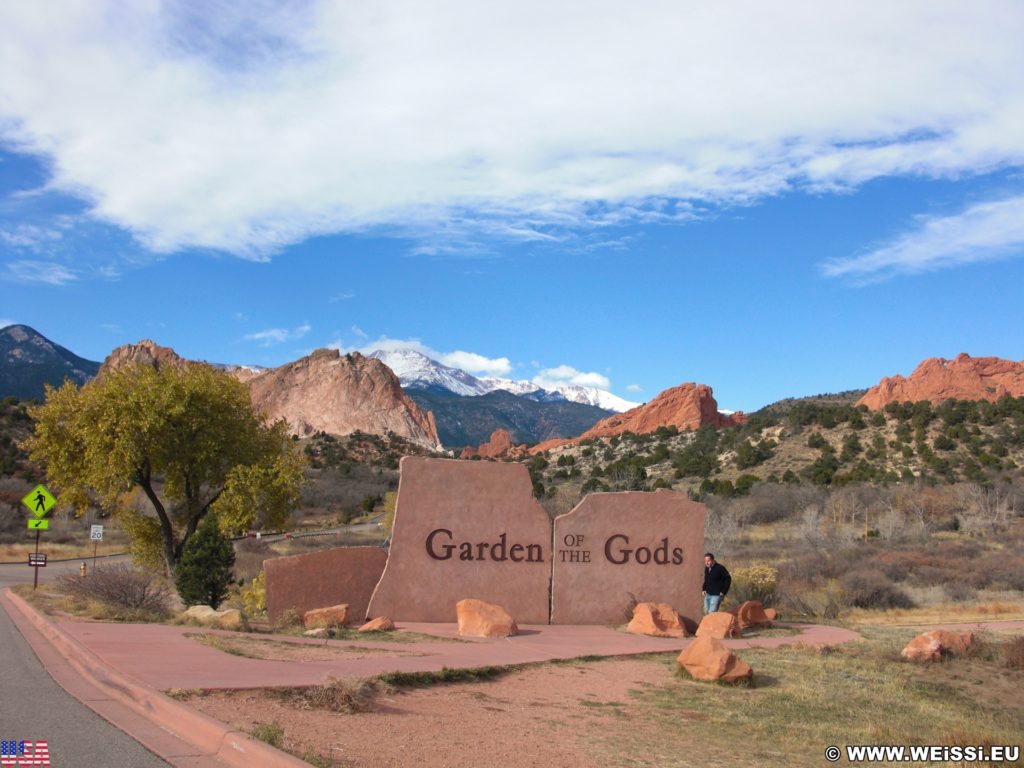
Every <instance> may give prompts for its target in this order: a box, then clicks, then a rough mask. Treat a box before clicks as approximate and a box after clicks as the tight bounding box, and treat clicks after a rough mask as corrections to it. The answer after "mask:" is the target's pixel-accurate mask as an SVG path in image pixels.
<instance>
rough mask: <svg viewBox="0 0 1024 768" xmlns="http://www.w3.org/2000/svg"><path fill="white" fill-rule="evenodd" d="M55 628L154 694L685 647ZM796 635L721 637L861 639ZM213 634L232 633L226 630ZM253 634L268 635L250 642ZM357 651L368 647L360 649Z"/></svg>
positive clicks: (535, 638)
mask: <svg viewBox="0 0 1024 768" xmlns="http://www.w3.org/2000/svg"><path fill="white" fill-rule="evenodd" d="M55 623H56V625H57V626H58V627H59V628H60V629H61V630H62V631H63V632H65V633H67V634H68V635H69V636H71V637H72V638H74V639H75V640H76V641H78V642H79V643H81V644H82V645H83V646H84V647H86V648H87V649H88V650H89V651H91V652H92V653H93V654H95V655H96V656H97V657H98V658H100V659H102V660H103V661H104V662H106V663H107V664H109V665H110V666H111V667H113V668H114V669H117V670H119V671H120V672H122V673H124V674H126V675H130V676H131V677H133V678H135V679H136V680H139V681H140V682H142V683H145V684H146V685H148V686H151V687H153V688H156V689H158V690H166V689H169V688H260V687H267V686H302V685H314V684H317V683H322V682H324V681H325V680H327V679H328V678H331V677H369V676H373V675H378V674H381V673H384V672H430V671H439V670H441V669H442V668H444V667H448V668H473V667H486V666H501V665H509V664H528V663H532V662H541V661H550V660H552V659H571V658H575V657H578V656H621V655H632V654H639V653H657V652H665V651H673V652H677V651H679V650H681V649H683V648H685V647H686V646H687V644H688V643H690V642H691V640H689V639H669V638H657V637H644V636H639V635H631V634H628V633H626V632H622V631H618V630H615V629H611V628H609V627H602V626H549V625H538V626H523V627H520V632H521V634H519V635H517V636H516V637H510V638H501V639H473V640H472V641H469V642H466V641H463V642H452V640H456V639H457V638H458V634H457V631H456V627H455V625H454V624H420V623H399V624H398V627H399V629H404V630H409V631H412V632H418V633H422V634H428V635H434V636H437V637H439V638H446V637H447V638H451V640H448V641H445V640H443V639H442V640H439V641H437V642H432V641H423V642H417V643H399V642H381V641H370V640H365V641H364V640H362V639H356V640H351V641H339V640H330V641H326V642H327V644H329V645H330V646H331V647H334V648H338V649H346V648H349V649H355V650H354V651H353V655H357V656H360V658H344V659H338V660H331V661H265V660H260V659H250V658H244V657H240V656H235V655H231V654H227V653H224V652H223V651H219V650H217V649H215V648H212V647H209V646H207V645H204V644H201V643H199V642H197V641H196V640H194V639H190V638H188V637H186V635H187V634H195V633H196V632H209V631H210V630H197V629H196V628H194V627H173V626H166V625H158V624H101V623H91V622H79V621H69V620H65V621H57V622H55ZM793 626H794V627H796V628H798V629H799V634H798V635H793V636H788V637H766V638H756V637H752V638H744V639H741V640H727V641H725V644H726V645H727V646H729V647H731V648H733V649H735V650H739V649H742V648H754V647H762V648H772V647H778V646H782V645H793V644H805V645H837V644H839V643H845V642H848V641H850V640H855V639H857V638H858V635H857V634H856V633H855V632H851V631H850V630H847V629H842V628H840V627H828V626H821V625H793ZM217 634H223V635H229V636H230V635H232V634H234V633H230V632H218V633H217ZM254 637H266V636H260V635H256V636H254ZM273 639H274V640H275V641H277V642H285V643H291V644H296V645H313V646H323V645H324V644H325V641H323V640H312V639H308V638H301V637H288V636H281V635H276V636H274V638H273ZM359 649H366V650H365V652H361V651H360V650H359Z"/></svg>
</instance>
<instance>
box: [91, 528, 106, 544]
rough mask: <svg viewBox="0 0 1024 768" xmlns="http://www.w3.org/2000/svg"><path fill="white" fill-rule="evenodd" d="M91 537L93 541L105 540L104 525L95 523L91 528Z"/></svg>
mask: <svg viewBox="0 0 1024 768" xmlns="http://www.w3.org/2000/svg"><path fill="white" fill-rule="evenodd" d="M89 539H90V540H92V541H103V526H102V525H94V526H91V527H90V528H89Z"/></svg>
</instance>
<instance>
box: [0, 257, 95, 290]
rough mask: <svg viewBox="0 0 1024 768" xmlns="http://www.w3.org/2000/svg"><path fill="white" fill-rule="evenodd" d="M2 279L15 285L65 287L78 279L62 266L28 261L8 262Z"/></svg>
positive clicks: (70, 270)
mask: <svg viewBox="0 0 1024 768" xmlns="http://www.w3.org/2000/svg"><path fill="white" fill-rule="evenodd" d="M4 277H6V278H7V279H8V280H11V281H12V282H15V283H45V284H47V285H67V284H68V283H72V282H74V281H75V280H77V279H78V275H77V273H76V272H75V271H74V270H72V269H69V268H68V267H65V266H64V265H63V264H53V263H50V262H45V261H29V260H19V261H11V262H8V263H7V273H6V275H4Z"/></svg>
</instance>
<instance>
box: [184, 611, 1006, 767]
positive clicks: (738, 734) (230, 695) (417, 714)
mask: <svg viewBox="0 0 1024 768" xmlns="http://www.w3.org/2000/svg"><path fill="white" fill-rule="evenodd" d="M919 631H920V630H919V629H914V628H909V627H903V628H900V627H889V628H863V632H864V638H863V639H862V640H861V641H857V642H853V643H849V644H846V645H843V646H839V647H837V648H835V649H832V650H830V651H828V652H824V651H821V650H820V649H816V648H814V647H805V646H795V647H789V648H774V649H772V648H768V649H765V648H758V649H746V650H744V651H743V653H742V654H741V655H742V657H743V658H744V659H745V660H747V661H749V663H750V664H751V666H753V667H754V669H755V675H754V677H755V685H754V687H753V688H746V687H742V686H741V687H736V686H720V685H713V684H707V683H698V682H694V681H691V680H688V679H685V678H679V677H676V676H675V675H674V671H675V669H676V662H675V656H676V655H675V654H674V653H672V654H657V655H646V656H632V657H619V658H606V659H593V660H590V659H588V660H574V661H569V662H561V663H560V662H550V663H546V664H538V665H529V666H525V667H521V668H516V669H512V670H511V671H508V672H506V673H504V674H501V675H499V676H497V677H495V678H492V679H489V680H487V681H485V682H456V683H436V684H433V685H430V686H426V687H420V688H393V687H388V686H387V685H384V684H382V683H379V682H377V683H375V684H374V685H375V686H376V688H375V689H374V692H373V693H372V695H371V696H370V697H369V698H368V708H367V709H368V711H363V712H358V713H354V714H350V713H335V712H330V711H325V710H323V709H317V708H311V707H308V706H303V705H302V704H301V703H300V702H298V701H296V699H295V698H294V697H293V698H291V699H289V698H288V697H286V696H282V695H281V693H280V692H274V691H267V690H262V691H261V690H249V691H230V692H226V691H215V692H197V691H183V692H178V693H177V694H176V697H177V698H179V699H181V700H182V701H184V702H185V703H187V704H188V705H190V706H192V707H195V708H196V709H199V710H200V711H202V712H204V713H206V714H208V715H210V716H212V717H214V718H217V719H219V720H221V721H223V722H225V723H228V724H230V725H231V726H232V727H234V728H236V729H238V730H241V731H246V732H249V733H253V732H257V731H260V730H261V729H262V730H263V731H264V733H266V732H267V731H268V730H269V731H270V732H273V733H275V734H277V735H278V736H279V737H280V739H281V741H280V743H279V744H277V745H276V746H280V747H281V748H283V749H285V750H287V751H289V752H291V753H293V754H295V755H297V756H299V757H303V758H304V759H306V760H307V761H309V762H310V763H311V764H313V765H317V766H332V767H334V766H339V767H340V766H345V768H370V767H371V766H372V767H373V768H376V767H377V766H383V767H384V768H397V767H398V766H407V765H421V766H426V767H427V768H463V767H466V768H468V767H469V766H473V768H477V766H480V765H505V766H544V767H545V768H548V767H550V766H566V767H568V768H632V767H634V766H659V768H682V767H683V766H691V765H703V764H716V765H731V766H736V768H754V767H755V766H756V767H757V768H760V767H761V766H763V765H789V766H801V767H802V766H807V767H808V768H810V767H811V766H820V765H822V764H823V757H822V752H821V750H822V749H823V748H824V747H825V745H828V744H900V743H931V744H1013V743H1019V742H1020V739H1019V734H1020V733H1022V732H1024V730H1022V729H1024V671H1022V670H1020V669H1010V668H1008V667H1007V665H1006V664H1005V663H1004V662H1003V656H1002V648H1003V646H1004V645H1005V644H1006V643H1007V642H1008V641H1010V640H1011V639H1013V638H1014V637H1017V636H1019V633H1020V629H1019V628H1016V629H1013V630H1006V631H996V632H989V633H983V635H982V640H981V642H982V646H981V651H980V652H979V653H978V654H977V655H975V656H972V657H968V658H949V659H945V660H943V661H942V662H939V663H934V664H927V665H916V664H909V663H906V662H903V661H902V660H901V659H900V657H899V649H900V648H902V647H903V645H904V644H905V643H906V642H907V641H909V639H910V638H911V637H912V636H914V635H915V634H918V632H919ZM351 682H352V685H353V688H354V687H355V686H356V685H357V684H358V681H351Z"/></svg>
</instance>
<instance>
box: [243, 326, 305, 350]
mask: <svg viewBox="0 0 1024 768" xmlns="http://www.w3.org/2000/svg"><path fill="white" fill-rule="evenodd" d="M311 330H312V326H311V325H309V323H304V324H303V325H300V326H298V327H296V328H292V329H291V330H289V329H287V328H268V329H267V330H265V331H258V332H256V333H250V334H246V336H245V340H246V341H255V342H257V343H259V345H260V346H262V347H271V346H274V345H275V344H283V343H284V342H286V341H297V340H298V339H301V338H302V337H303V336H305V335H306V334H307V333H309V332H310V331H311Z"/></svg>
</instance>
